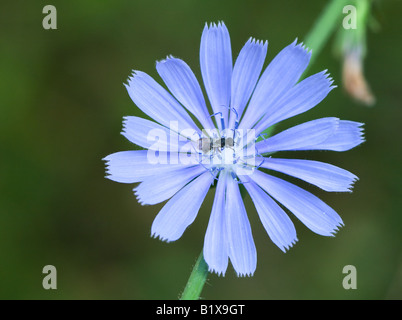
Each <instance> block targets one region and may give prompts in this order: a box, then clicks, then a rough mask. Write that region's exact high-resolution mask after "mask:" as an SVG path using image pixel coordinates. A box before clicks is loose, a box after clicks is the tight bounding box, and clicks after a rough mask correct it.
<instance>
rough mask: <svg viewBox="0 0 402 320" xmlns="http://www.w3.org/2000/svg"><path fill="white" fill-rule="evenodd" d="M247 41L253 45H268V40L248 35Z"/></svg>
mask: <svg viewBox="0 0 402 320" xmlns="http://www.w3.org/2000/svg"><path fill="white" fill-rule="evenodd" d="M247 43H250V44H253V45H258V46H262V47H266V46H268V40H258V39H256V38H254V37H250V38H249V39H248V40H247Z"/></svg>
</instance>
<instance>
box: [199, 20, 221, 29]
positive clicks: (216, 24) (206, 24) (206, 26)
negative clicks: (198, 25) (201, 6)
mask: <svg viewBox="0 0 402 320" xmlns="http://www.w3.org/2000/svg"><path fill="white" fill-rule="evenodd" d="M222 27H223V28H226V25H225V23H224V22H223V21H218V23H216V22H210V23H209V25H208V22H205V27H204V29H218V28H222Z"/></svg>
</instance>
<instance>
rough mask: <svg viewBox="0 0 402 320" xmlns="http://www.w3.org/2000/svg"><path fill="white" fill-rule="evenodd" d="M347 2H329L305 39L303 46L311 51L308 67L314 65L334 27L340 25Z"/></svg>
mask: <svg viewBox="0 0 402 320" xmlns="http://www.w3.org/2000/svg"><path fill="white" fill-rule="evenodd" d="M349 2H350V0H332V1H331V2H329V3H328V5H327V6H326V7H325V9H324V10H323V12H322V13H321V15H320V16H319V17H318V19H317V20H316V22H315V23H314V25H313V28H312V29H311V30H310V32H309V33H308V34H307V36H306V37H305V40H304V44H305V45H306V46H307V47H308V48H309V49H311V50H312V54H311V59H310V63H309V66H311V65H312V64H313V63H314V61H315V59H316V58H317V56H318V55H319V54H320V52H321V50H322V48H323V47H324V45H325V43H326V42H327V40H328V39H329V37H330V36H331V34H332V33H333V32H334V31H335V29H336V27H339V26H341V25H342V16H343V8H344V7H345V6H346V5H348V3H349ZM308 68H309V67H307V69H306V70H305V71H304V74H306V71H307V70H308Z"/></svg>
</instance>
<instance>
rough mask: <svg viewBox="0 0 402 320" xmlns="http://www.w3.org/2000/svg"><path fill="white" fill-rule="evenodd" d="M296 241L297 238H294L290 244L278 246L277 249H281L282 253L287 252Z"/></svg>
mask: <svg viewBox="0 0 402 320" xmlns="http://www.w3.org/2000/svg"><path fill="white" fill-rule="evenodd" d="M297 241H299V239H297V238H295V239H294V240H293V241H292V242H291V243H290V244H288V245H287V246H280V247H279V246H278V247H279V249H281V250H282V251H283V252H284V253H286V252H288V251H289V250H290V248H292V247H293V246H294V245H295V244H296V243H297Z"/></svg>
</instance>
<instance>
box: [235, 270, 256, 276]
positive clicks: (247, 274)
mask: <svg viewBox="0 0 402 320" xmlns="http://www.w3.org/2000/svg"><path fill="white" fill-rule="evenodd" d="M254 272H255V271H252V272H251V271H250V272H237V271H236V276H238V277H239V278H241V277H252V276H253V275H254Z"/></svg>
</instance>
